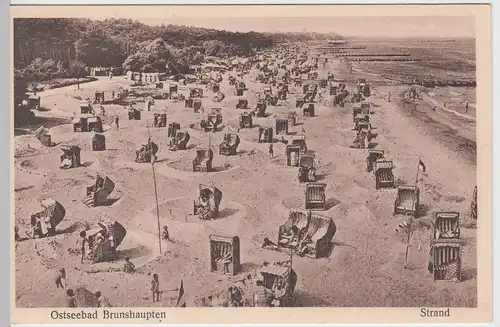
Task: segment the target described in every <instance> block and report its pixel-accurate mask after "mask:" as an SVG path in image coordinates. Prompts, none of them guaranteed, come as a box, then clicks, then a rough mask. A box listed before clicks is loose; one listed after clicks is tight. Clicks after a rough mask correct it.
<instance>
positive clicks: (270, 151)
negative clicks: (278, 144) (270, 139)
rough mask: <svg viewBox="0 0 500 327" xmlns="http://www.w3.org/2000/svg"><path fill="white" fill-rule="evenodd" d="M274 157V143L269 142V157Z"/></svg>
mask: <svg viewBox="0 0 500 327" xmlns="http://www.w3.org/2000/svg"><path fill="white" fill-rule="evenodd" d="M273 157H274V149H273V144H272V143H271V144H269V158H273Z"/></svg>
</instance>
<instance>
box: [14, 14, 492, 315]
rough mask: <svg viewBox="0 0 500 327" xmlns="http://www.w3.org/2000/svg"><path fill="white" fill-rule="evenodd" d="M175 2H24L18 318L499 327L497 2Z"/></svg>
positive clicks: (18, 33) (18, 97)
mask: <svg viewBox="0 0 500 327" xmlns="http://www.w3.org/2000/svg"><path fill="white" fill-rule="evenodd" d="M175 7H176V8H175V9H173V8H172V6H149V7H137V8H134V7H132V6H129V7H128V8H127V6H126V5H123V6H117V7H102V8H101V7H99V6H85V7H71V6H69V7H62V6H59V7H55V6H54V7H43V6H42V7H37V10H30V7H27V6H18V7H12V16H13V18H12V22H11V25H12V32H11V33H12V41H11V47H12V53H13V56H12V83H13V88H12V99H11V106H10V107H11V113H12V131H11V136H12V141H11V144H12V145H13V149H12V153H11V156H12V157H11V162H12V171H13V174H14V177H13V178H12V182H13V184H12V186H11V188H12V197H13V200H12V201H13V209H12V215H13V217H12V219H11V220H12V227H11V228H12V235H13V237H12V248H13V249H12V252H13V259H12V261H13V262H12V271H13V273H14V277H13V283H14V284H13V288H12V292H13V293H14V294H13V295H12V297H13V302H14V306H15V309H13V310H17V309H43V308H47V309H48V308H50V310H48V311H46V312H47V313H46V314H45V315H44V316H43V319H46V320H48V321H54V320H58V319H66V314H67V312H70V311H71V310H77V309H78V310H79V309H81V308H85V310H90V309H92V308H95V309H98V310H99V311H98V312H99V318H100V319H112V318H113V317H114V318H117V319H146V318H148V319H149V318H150V319H153V320H154V319H156V320H155V321H158V319H160V321H161V320H162V319H163V321H168V320H167V318H168V314H166V315H165V314H164V312H169V311H161V310H163V309H162V308H167V309H168V308H179V307H185V308H201V307H210V308H233V309H235V308H236V310H237V309H238V308H242V307H247V308H248V307H250V308H259V307H260V308H262V307H269V308H288V309H290V310H298V308H329V309H330V310H333V309H334V308H373V309H375V308H415V309H414V310H413V311H412V312H414V314H413V316H412V317H408V319H410V318H412V319H416V320H418V319H419V318H420V319H422V318H425V317H430V318H435V317H441V318H445V317H453V310H455V309H457V310H458V309H460V308H462V309H463V308H466V309H474V310H478V308H479V307H481V306H482V309H481V310H480V311H468V312H469V315H470V313H472V312H475V313H477V317H476V318H477V319H485V320H483V321H484V322H486V320H487V317H488V315H490V316H491V307H488V305H489V306H491V304H488V305H486V304H485V303H491V299H488V296H490V297H491V285H492V280H491V276H492V275H491V253H492V248H491V223H492V222H491V221H492V216H491V208H490V207H491V205H490V202H491V177H490V174H491V171H490V169H491V163H490V161H491V153H490V152H491V127H490V126H489V124H490V120H491V103H490V101H491V100H490V99H489V95H490V93H489V92H490V91H489V87H490V78H491V77H490V75H489V74H491V72H490V69H491V64H490V62H489V60H490V58H491V57H490V56H491V54H490V52H491V50H490V45H489V43H485V42H490V38H489V37H488V35H489V33H490V31H489V25H487V23H485V21H486V20H484V17H485V16H487V17H489V16H488V15H489V9H488V6H486V9H484V6H481V5H470V6H451V7H450V6H433V5H427V6H418V7H419V8H417V9H418V10H417V9H416V10H414V11H413V10H411V8H412V7H411V6H399V7H398V6H375V5H363V6H357V7H356V6H354V7H353V8H346V7H348V6H340V5H329V6H316V9H315V10H304V12H303V15H302V16H301V7H304V9H307V7H308V6H299V5H297V6H284V5H281V6H279V5H276V6H265V5H262V6H243V5H242V6H236V5H234V6H227V7H226V6H175ZM267 7H269V8H274V9H268V8H267ZM358 7H359V10H356V8H358ZM432 7H437V8H438V9H439V10H433V9H432ZM446 7H450V8H449V9H447V8H446ZM461 7H464V8H461ZM467 7H469V9H471V10H472V11H470V14H466V13H467V12H468V11H467V10H466V8H467ZM255 8H258V9H255ZM292 8H293V10H292ZM341 9H342V10H344V11H342V10H341ZM396 9H397V10H396ZM391 10H393V11H391ZM424 10H426V11H424ZM453 10H457V14H453ZM474 10H475V11H474ZM264 11H267V15H264V14H262V15H261V14H259V13H260V12H264ZM216 12H218V15H211V14H210V13H216ZM230 12H233V14H229V13H230ZM162 13H163V14H162ZM175 13H181V14H175ZM245 13H246V14H245ZM252 13H255V14H254V15H253V16H252ZM280 13H283V14H282V16H280ZM332 13H337V15H338V16H334V14H332ZM339 13H343V14H342V15H340V14H339ZM426 13H427V14H426ZM481 15H482V16H481ZM482 19H483V21H481V20H482ZM488 19H489V18H488ZM480 24H482V25H481V26H482V27H481V28H482V30H483V31H484V28H485V27H484V26H487V28H488V29H487V30H486V34H482V35H483V37H482V40H481V42H483V45H482V46H479V44H478V42H479V41H478V38H479V36H478V35H479V33H478V31H479V28H480V27H479V26H478V25H480ZM479 52H481V53H482V54H483V57H479ZM485 56H486V57H485ZM480 58H486V59H483V60H480ZM481 63H482V65H483V66H482V68H479V67H478V66H479V65H481ZM486 71H487V72H486ZM481 72H482V73H483V74H485V75H483V76H481V75H480V74H481ZM480 87H481V88H482V92H483V93H482V96H481V95H480V93H479V89H480ZM479 199H481V200H479ZM478 204H479V205H478ZM478 207H480V208H479V210H478ZM483 207H484V210H483ZM480 242H483V243H480ZM481 255H483V256H482V257H480V256H481ZM480 285H484V286H480ZM481 287H482V289H483V293H482V295H481V294H480V292H481V291H480V289H481ZM485 289H486V291H484V290H485ZM485 305H486V307H484V306H485ZM53 308H58V309H57V310H53ZM75 308H76V309H75ZM111 308H122V309H127V310H126V311H123V310H121V311H111ZM134 308H136V309H137V308H143V311H138V310H136V309H134ZM144 308H146V309H147V310H144ZM294 308H295V309H294ZM160 309H161V310H160ZM151 310H153V311H151ZM165 310H166V309H165ZM185 310H187V309H185ZM381 310H382V309H381ZM450 310H451V312H452V314H451V315H450ZM274 311H276V312H279V310H274ZM75 312H76V311H75ZM87 312H93V311H92V310H90V311H87ZM96 312H97V311H96ZM103 312H104V314H103ZM118 312H120V313H118ZM145 312H150V313H151V312H152V313H151V314H152V316H148V315H147V314H146V313H145ZM186 312H187V311H186ZM193 312H196V311H193ZM223 312H224V311H223ZM231 312H232V313H231V315H236V316H237V315H239V313H236V312H233V311H231ZM241 312H242V315H243V312H244V311H241ZM291 312H293V311H291ZM297 312H302V311H297ZM330 312H332V313H331V315H334V313H333V312H335V311H330ZM180 314H181V313H179V312H178V311H176V313H175V315H173V316H176V315H180ZM351 314H352V313H351ZM223 315H228V314H223ZM244 315H245V316H250V318H251V316H252V314H251V311H247V312H245V313H244ZM266 315H273V310H272V309H271V311H269V312H268V311H266ZM309 315H313V314H312V313H310V314H309ZM457 315H458V314H457ZM457 315H455V317H457ZM474 315H476V314H472V317H469V319H474V318H475V317H474ZM481 315H482V316H481ZM484 315H486V316H484ZM463 316H465V315H463ZM480 316H481V317H480ZM18 317H19V318H22V319H25V318H26V317H23V316H22V315H18ZM91 318H94V319H95V318H97V316H96V317H91ZM250 318H249V319H250ZM358 318H359V319H361V318H362V317H358ZM200 319H201V318H200ZM234 319H236V318H234ZM253 319H257V317H253ZM262 319H263V321H267V320H266V319H265V318H262ZM322 319H323V320H322V322H328V320H327V319H328V315H327V314H325V315H324V316H323V318H322ZM331 319H334V318H331ZM235 321H236V320H235ZM381 321H384V320H383V319H382V320H381ZM332 322H333V321H332Z"/></svg>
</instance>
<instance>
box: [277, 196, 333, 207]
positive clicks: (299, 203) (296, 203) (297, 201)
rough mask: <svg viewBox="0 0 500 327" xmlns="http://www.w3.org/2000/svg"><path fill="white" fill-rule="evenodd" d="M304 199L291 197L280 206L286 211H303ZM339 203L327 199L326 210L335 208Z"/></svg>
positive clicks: (302, 197)
mask: <svg viewBox="0 0 500 327" xmlns="http://www.w3.org/2000/svg"><path fill="white" fill-rule="evenodd" d="M305 201H306V200H305V197H304V196H292V197H288V198H286V199H284V200H283V201H282V202H281V204H282V205H283V206H284V207H285V208H286V209H304V208H305ZM339 203H340V201H339V200H337V199H335V198H328V199H327V200H326V209H325V211H327V210H330V209H332V208H333V207H335V206H337V205H338V204H339Z"/></svg>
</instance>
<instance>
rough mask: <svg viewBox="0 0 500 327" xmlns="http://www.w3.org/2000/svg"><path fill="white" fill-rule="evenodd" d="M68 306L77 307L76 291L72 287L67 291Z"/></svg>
mask: <svg viewBox="0 0 500 327" xmlns="http://www.w3.org/2000/svg"><path fill="white" fill-rule="evenodd" d="M66 306H67V307H68V308H76V307H77V305H76V299H75V292H74V291H73V290H72V289H69V290H67V291H66Z"/></svg>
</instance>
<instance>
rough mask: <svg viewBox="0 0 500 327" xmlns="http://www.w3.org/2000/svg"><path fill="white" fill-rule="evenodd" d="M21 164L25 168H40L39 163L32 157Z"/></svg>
mask: <svg viewBox="0 0 500 327" xmlns="http://www.w3.org/2000/svg"><path fill="white" fill-rule="evenodd" d="M19 165H20V166H21V167H23V168H25V169H39V168H40V167H39V163H35V162H34V161H33V160H31V159H27V160H23V161H21V163H20V164H19Z"/></svg>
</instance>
